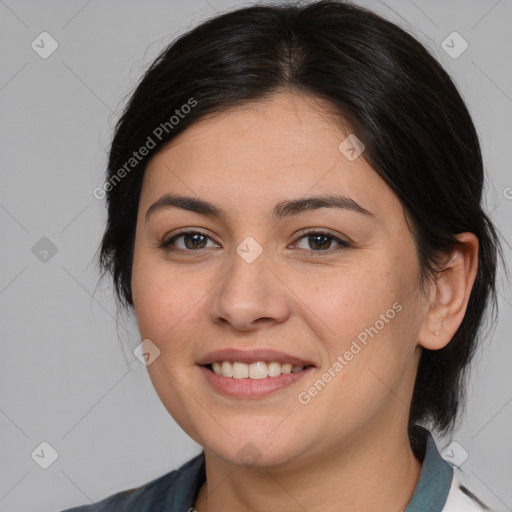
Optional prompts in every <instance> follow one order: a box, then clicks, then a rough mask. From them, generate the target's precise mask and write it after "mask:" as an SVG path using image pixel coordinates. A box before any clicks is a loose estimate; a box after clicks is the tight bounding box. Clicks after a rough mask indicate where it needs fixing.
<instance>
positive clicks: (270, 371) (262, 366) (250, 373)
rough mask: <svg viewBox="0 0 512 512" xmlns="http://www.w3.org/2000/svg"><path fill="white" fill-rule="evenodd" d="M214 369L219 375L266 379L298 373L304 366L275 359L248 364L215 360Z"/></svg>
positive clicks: (235, 377)
mask: <svg viewBox="0 0 512 512" xmlns="http://www.w3.org/2000/svg"><path fill="white" fill-rule="evenodd" d="M212 369H213V371H214V372H215V373H216V374H217V375H222V376H223V377H233V378H234V379H264V378H266V377H279V375H283V374H288V373H296V372H300V371H302V370H303V369H304V366H292V365H291V364H290V363H285V364H280V363H277V362H275V361H272V362H270V363H265V362H263V361H257V362H255V363H251V364H246V363H241V362H238V361H235V362H233V363H232V362H231V361H215V362H214V363H212Z"/></svg>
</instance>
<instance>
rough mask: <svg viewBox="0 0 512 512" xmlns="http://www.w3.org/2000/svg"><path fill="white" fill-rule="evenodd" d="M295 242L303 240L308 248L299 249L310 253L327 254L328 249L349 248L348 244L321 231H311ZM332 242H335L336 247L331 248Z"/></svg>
mask: <svg viewBox="0 0 512 512" xmlns="http://www.w3.org/2000/svg"><path fill="white" fill-rule="evenodd" d="M297 240H298V241H300V240H305V241H306V244H307V245H308V247H305V248H304V247H302V248H301V249H305V250H306V251H310V252H327V251H329V250H330V249H334V250H337V249H341V248H346V247H350V244H349V243H348V242H345V241H343V240H340V239H339V238H336V237H334V236H332V235H330V234H329V233H324V232H322V231H311V232H309V233H305V234H303V235H302V236H301V237H300V238H298V239H297ZM333 242H335V243H336V244H337V245H338V247H334V248H333V247H332V243H333Z"/></svg>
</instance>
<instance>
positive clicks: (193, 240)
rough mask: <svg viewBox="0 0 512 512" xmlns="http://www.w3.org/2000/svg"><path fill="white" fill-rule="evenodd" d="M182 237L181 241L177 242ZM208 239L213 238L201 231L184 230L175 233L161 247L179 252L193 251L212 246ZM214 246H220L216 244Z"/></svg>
mask: <svg viewBox="0 0 512 512" xmlns="http://www.w3.org/2000/svg"><path fill="white" fill-rule="evenodd" d="M180 239H181V242H179V243H177V241H178V240H180ZM208 240H211V238H210V237H209V236H208V235H206V234H205V233H201V232H200V231H184V232H182V233H179V234H177V235H174V236H173V237H171V238H169V239H168V240H164V241H163V242H162V244H161V246H160V247H161V248H162V249H165V250H168V251H173V252H178V253H186V252H193V251H196V250H198V249H208V248H211V247H212V246H210V247H207V243H208ZM212 242H213V241H212ZM214 247H219V246H218V245H217V244H215V245H214Z"/></svg>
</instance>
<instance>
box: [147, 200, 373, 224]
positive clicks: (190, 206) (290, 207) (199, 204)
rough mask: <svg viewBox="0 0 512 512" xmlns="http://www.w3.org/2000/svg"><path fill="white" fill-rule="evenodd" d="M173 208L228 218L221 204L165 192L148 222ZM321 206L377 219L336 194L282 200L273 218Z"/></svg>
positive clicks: (153, 206) (154, 207)
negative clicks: (158, 214)
mask: <svg viewBox="0 0 512 512" xmlns="http://www.w3.org/2000/svg"><path fill="white" fill-rule="evenodd" d="M172 208H179V209H181V210H186V211H190V212H194V213H198V214H200V215H205V216H207V217H213V218H217V219H221V220H225V219H226V212H225V211H224V210H223V209H222V208H220V207H219V206H216V205H214V204H212V203H209V202H208V201H205V200H203V199H197V198H195V197H190V196H179V195H175V194H164V195H163V196H162V197H160V199H158V200H157V201H155V202H154V203H153V204H152V205H151V206H150V207H149V208H148V209H147V211H146V222H147V221H148V219H149V217H150V216H151V215H152V214H154V213H155V212H157V211H162V210H168V209H172ZM320 208H338V209H342V210H348V211H352V212H356V213H359V214H361V215H364V216H366V217H368V218H370V219H371V220H374V221H376V220H377V217H376V216H375V215H374V214H373V213H372V212H370V211H368V210H367V209H366V208H363V207H362V206H361V205H359V204H358V203H356V202H355V201H354V200H353V199H351V198H350V197H347V196H343V195H334V194H329V195H322V196H314V197H305V198H300V199H292V200H286V201H281V202H280V203H277V204H276V205H275V206H274V209H273V210H272V219H274V220H276V221H277V220H281V219H283V218H284V217H289V216H291V215H296V214H298V213H302V212H305V211H312V210H318V209H320Z"/></svg>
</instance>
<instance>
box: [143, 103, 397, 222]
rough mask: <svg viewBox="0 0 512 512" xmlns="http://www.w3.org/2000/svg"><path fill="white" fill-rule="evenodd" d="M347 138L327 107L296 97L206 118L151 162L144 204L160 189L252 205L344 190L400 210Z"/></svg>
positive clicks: (379, 209) (380, 208)
mask: <svg viewBox="0 0 512 512" xmlns="http://www.w3.org/2000/svg"><path fill="white" fill-rule="evenodd" d="M349 135H351V132H350V128H348V127H347V126H346V125H345V124H343V123H342V121H341V119H340V118H339V117H336V116H335V115H334V114H333V113H332V109H331V111H329V110H328V105H326V104H325V103H322V102H321V101H319V100H317V99H315V98H310V97H306V96H301V95H298V94H280V95H276V96H274V97H273V98H272V99H267V100H265V101H262V102H253V103H248V104H246V105H243V106H242V107H238V108H236V109H231V110H229V111H226V112H222V113H220V114H216V115H213V116H208V117H205V118H202V119H201V120H200V121H198V122H196V123H195V124H194V125H192V126H190V127H189V128H187V129H186V130H185V131H184V132H182V133H181V134H180V135H179V136H178V137H176V138H175V139H173V140H172V141H171V142H170V143H169V144H168V145H167V146H166V147H165V148H164V149H162V150H161V151H160V152H159V153H158V154H156V155H155V156H154V157H153V158H152V159H151V160H150V162H149V164H148V166H147V169H146V173H145V177H144V184H143V191H142V194H141V204H142V205H145V206H146V208H147V207H148V206H149V203H150V202H152V201H156V200H157V199H158V198H159V197H160V196H161V195H162V194H164V193H166V192H177V193H181V194H186V195H196V196H198V197H201V198H203V199H206V200H209V201H211V202H213V203H223V204H228V205H229V204H231V205H235V204H238V206H243V205H246V206H249V205H251V207H252V208H253V209H254V208H262V207H263V206H264V205H266V206H268V207H270V205H272V206H273V204H275V203H277V202H279V201H280V200H282V199H284V198H290V197H293V198H298V197H305V196H307V195H313V194H319V193H340V194H344V195H347V196H350V197H351V198H352V199H354V200H355V201H357V202H358V203H359V204H362V205H363V206H365V204H367V205H372V208H368V209H370V210H371V211H374V213H375V214H376V215H377V216H380V215H379V213H383V212H384V211H387V212H388V213H391V212H392V211H393V210H397V208H398V210H401V207H400V204H399V201H398V198H397V197H396V196H395V195H394V193H393V192H392V191H391V189H390V188H389V187H388V186H387V184H386V183H385V182H384V180H382V178H381V177H380V176H379V175H378V174H377V173H376V172H375V170H373V169H372V168H371V166H370V165H369V164H368V163H367V162H366V161H365V160H364V158H363V156H364V152H363V155H361V156H360V157H359V158H356V159H355V160H351V159H349V158H347V156H346V154H345V153H344V152H343V150H340V144H342V143H343V142H344V141H345V140H346V139H347V137H348V136H349ZM343 147H344V146H342V148H343ZM263 200H268V205H267V204H266V202H265V201H263ZM226 209H227V210H229V206H227V207H226ZM398 210H397V211H398Z"/></svg>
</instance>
